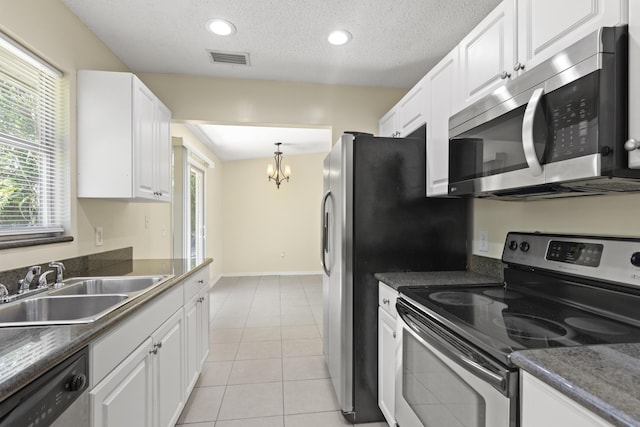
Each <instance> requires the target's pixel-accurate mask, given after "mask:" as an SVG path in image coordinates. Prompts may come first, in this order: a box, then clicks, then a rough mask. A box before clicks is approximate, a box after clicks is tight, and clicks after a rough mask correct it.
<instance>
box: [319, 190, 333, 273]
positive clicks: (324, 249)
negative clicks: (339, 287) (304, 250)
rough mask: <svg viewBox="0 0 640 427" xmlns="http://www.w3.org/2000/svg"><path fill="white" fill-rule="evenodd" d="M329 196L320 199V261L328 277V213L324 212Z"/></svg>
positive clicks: (328, 192)
mask: <svg viewBox="0 0 640 427" xmlns="http://www.w3.org/2000/svg"><path fill="white" fill-rule="evenodd" d="M330 196H331V191H327V194H325V195H324V197H323V198H322V212H321V213H322V249H321V250H320V259H321V261H322V269H323V270H324V273H325V274H326V275H327V276H329V274H330V273H331V270H330V269H329V268H328V267H327V262H326V255H327V254H328V253H329V212H327V211H326V207H327V200H328V199H329V197H330Z"/></svg>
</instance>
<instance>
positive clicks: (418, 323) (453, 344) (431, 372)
mask: <svg viewBox="0 0 640 427" xmlns="http://www.w3.org/2000/svg"><path fill="white" fill-rule="evenodd" d="M396 307H397V309H398V315H399V316H398V330H399V331H400V332H401V333H402V335H401V336H402V347H401V350H400V360H401V369H400V370H399V371H398V373H397V377H396V402H395V403H396V420H397V422H398V425H400V426H401V427H423V426H428V427H516V426H517V410H516V404H517V370H509V369H507V368H506V367H503V366H502V365H501V364H499V363H498V362H496V361H494V360H492V359H488V358H487V357H486V356H484V355H482V354H480V352H478V351H475V350H473V349H472V348H470V346H469V345H468V344H466V343H464V342H462V341H460V340H456V339H455V337H454V336H453V335H452V334H450V333H449V332H447V331H444V330H441V329H442V327H441V326H439V325H437V324H435V323H433V322H432V321H431V320H429V319H428V317H427V316H424V315H422V314H420V313H419V312H418V311H416V310H414V309H413V307H410V306H409V305H408V304H406V303H405V302H404V301H402V300H401V299H400V300H398V304H397V305H396ZM454 340H456V341H454Z"/></svg>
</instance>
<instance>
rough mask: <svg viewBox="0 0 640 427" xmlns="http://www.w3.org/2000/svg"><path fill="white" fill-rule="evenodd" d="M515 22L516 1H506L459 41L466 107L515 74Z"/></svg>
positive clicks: (461, 84)
mask: <svg viewBox="0 0 640 427" xmlns="http://www.w3.org/2000/svg"><path fill="white" fill-rule="evenodd" d="M515 19H516V18H515V14H514V4H513V0H505V1H503V2H502V3H500V5H498V7H496V8H495V9H494V10H493V11H492V12H491V13H490V14H489V15H488V16H487V17H486V18H485V19H484V20H482V22H481V23H480V24H478V26H476V27H475V28H474V29H473V30H472V31H471V32H470V33H469V34H468V35H467V36H466V37H465V38H464V39H463V40H462V41H461V42H460V45H459V46H460V87H461V90H462V100H463V103H464V105H465V106H466V105H469V104H471V103H472V102H474V101H476V100H478V99H480V98H481V97H483V96H484V95H486V94H488V93H490V92H491V91H492V90H494V89H495V88H496V87H498V86H500V85H502V84H503V83H504V81H505V80H506V79H509V78H511V76H512V74H514V72H513V71H512V69H513V63H514V62H515V61H514V57H515V56H514V55H515V52H514V51H515V41H514V40H515V37H516V32H515V25H514V22H515Z"/></svg>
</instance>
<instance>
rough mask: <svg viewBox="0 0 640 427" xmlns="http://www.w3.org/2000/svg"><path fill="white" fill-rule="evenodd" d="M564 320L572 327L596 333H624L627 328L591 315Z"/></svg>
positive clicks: (627, 331) (627, 330) (626, 331)
mask: <svg viewBox="0 0 640 427" xmlns="http://www.w3.org/2000/svg"><path fill="white" fill-rule="evenodd" d="M564 321H565V322H566V323H567V324H568V325H570V326H573V327H574V328H578V329H582V330H583V331H589V332H595V333H597V334H608V335H625V334H627V333H629V329H627V328H625V327H624V326H622V325H620V324H618V323H615V322H612V321H610V320H606V319H596V318H591V317H567V318H566V319H564Z"/></svg>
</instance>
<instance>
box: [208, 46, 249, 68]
mask: <svg viewBox="0 0 640 427" xmlns="http://www.w3.org/2000/svg"><path fill="white" fill-rule="evenodd" d="M207 53H208V54H209V58H210V59H211V62H213V63H214V64H232V65H250V62H249V54H248V53H245V52H223V51H219V50H207Z"/></svg>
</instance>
